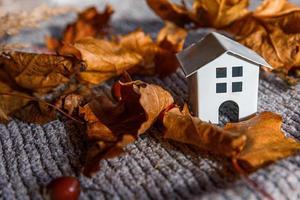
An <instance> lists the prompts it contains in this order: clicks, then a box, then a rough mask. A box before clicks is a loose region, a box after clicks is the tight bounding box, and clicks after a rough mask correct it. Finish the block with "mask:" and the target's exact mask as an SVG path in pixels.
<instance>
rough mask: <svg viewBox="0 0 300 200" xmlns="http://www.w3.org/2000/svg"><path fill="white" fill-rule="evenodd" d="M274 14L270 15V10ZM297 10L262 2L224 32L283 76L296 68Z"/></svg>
mask: <svg viewBox="0 0 300 200" xmlns="http://www.w3.org/2000/svg"><path fill="white" fill-rule="evenodd" d="M273 10H276V11H277V12H276V13H274V14H273V15H272V14H271V11H273ZM299 20H300V8H299V7H297V6H293V5H291V4H288V3H287V2H286V1H284V0H281V1H272V2H271V1H265V2H264V3H263V4H262V6H261V7H259V8H258V10H256V11H254V12H253V13H252V14H251V15H249V16H247V17H245V18H243V19H241V20H238V21H236V22H235V23H234V24H232V26H230V27H229V28H228V29H227V31H229V32H231V33H232V34H233V35H234V36H235V37H236V39H237V40H238V41H239V42H240V43H242V44H244V45H246V46H248V47H250V48H251V49H253V50H255V51H256V52H257V53H259V54H260V55H262V56H263V57H264V58H265V59H266V60H267V61H268V62H269V63H270V64H271V65H272V66H273V68H275V69H276V70H277V69H281V71H282V69H284V71H285V72H286V73H287V72H289V70H291V69H292V68H298V67H299V66H300V52H299V48H300V26H298V25H297V24H298V21H299Z"/></svg>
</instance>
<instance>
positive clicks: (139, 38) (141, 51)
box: [74, 26, 187, 84]
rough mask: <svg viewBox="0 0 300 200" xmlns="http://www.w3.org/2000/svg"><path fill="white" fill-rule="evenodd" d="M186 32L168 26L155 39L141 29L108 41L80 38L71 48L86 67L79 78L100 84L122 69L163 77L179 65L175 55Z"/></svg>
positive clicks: (123, 70) (181, 44)
mask: <svg viewBox="0 0 300 200" xmlns="http://www.w3.org/2000/svg"><path fill="white" fill-rule="evenodd" d="M186 35H187V33H186V31H185V30H184V29H181V28H179V27H175V26H167V27H165V28H163V29H162V31H161V32H160V33H159V35H158V40H157V42H154V41H153V40H152V38H151V37H150V36H149V35H147V34H145V33H144V32H143V31H141V30H136V31H134V32H132V33H129V34H127V35H124V36H120V37H118V38H116V39H112V40H110V41H109V40H106V39H95V38H85V39H82V40H79V41H77V42H76V43H75V44H74V48H75V49H76V50H77V51H79V52H80V57H81V58H82V60H83V61H84V62H85V63H86V65H87V69H86V71H84V72H81V73H80V74H79V75H78V78H79V79H80V80H83V81H85V82H88V83H91V84H99V83H102V82H103V81H105V80H107V79H109V78H112V77H115V76H118V75H120V74H122V73H124V72H125V71H128V72H129V73H131V74H141V75H154V74H156V73H159V74H160V75H161V76H166V75H168V74H170V73H172V72H174V71H175V70H176V69H177V68H178V66H179V64H178V61H177V59H176V58H175V54H176V53H177V52H178V51H180V50H181V49H182V47H183V42H184V39H185V37H186Z"/></svg>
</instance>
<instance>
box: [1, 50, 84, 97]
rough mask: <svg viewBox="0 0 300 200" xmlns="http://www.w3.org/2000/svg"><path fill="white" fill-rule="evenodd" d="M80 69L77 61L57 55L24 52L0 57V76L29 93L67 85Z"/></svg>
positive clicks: (43, 91) (4, 54) (5, 54)
mask: <svg viewBox="0 0 300 200" xmlns="http://www.w3.org/2000/svg"><path fill="white" fill-rule="evenodd" d="M80 68H81V64H80V62H79V61H78V60H76V59H74V58H68V57H63V56H57V55H49V54H35V53H25V52H10V53H3V54H1V55H0V74H2V75H0V76H1V77H2V78H3V79H4V78H5V79H6V80H8V79H10V81H9V82H12V81H13V82H14V84H15V85H17V86H18V87H20V88H23V89H27V90H29V91H31V92H39V93H46V92H49V91H51V90H52V89H54V88H55V87H57V86H58V85H60V84H62V83H67V82H68V81H69V77H70V76H72V75H73V74H75V73H76V72H77V71H79V70H80ZM6 82H7V81H6Z"/></svg>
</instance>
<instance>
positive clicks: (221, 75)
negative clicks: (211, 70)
mask: <svg viewBox="0 0 300 200" xmlns="http://www.w3.org/2000/svg"><path fill="white" fill-rule="evenodd" d="M216 75H217V78H226V77H227V69H226V67H221V68H217V69H216Z"/></svg>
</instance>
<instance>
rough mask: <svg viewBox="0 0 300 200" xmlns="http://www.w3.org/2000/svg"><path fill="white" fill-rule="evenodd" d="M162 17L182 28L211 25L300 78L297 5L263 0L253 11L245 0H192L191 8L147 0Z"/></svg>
mask: <svg viewBox="0 0 300 200" xmlns="http://www.w3.org/2000/svg"><path fill="white" fill-rule="evenodd" d="M147 2H148V4H149V6H150V7H151V8H152V9H153V10H154V12H155V13H156V14H157V15H158V16H160V17H161V18H162V19H163V20H166V21H171V22H173V23H175V24H177V25H178V26H181V27H193V28H199V27H212V28H216V29H219V30H223V31H227V32H228V33H230V34H231V35H232V36H233V37H234V38H235V39H236V40H237V41H239V42H240V43H242V44H244V45H246V46H248V47H249V48H251V49H253V50H254V51H256V52H257V53H259V54H260V55H262V56H263V57H264V58H265V59H266V60H267V61H268V63H269V64H271V65H272V66H273V68H274V71H276V72H281V73H284V74H293V75H295V76H298V77H299V74H300V72H299V68H300V52H299V47H300V26H299V20H300V7H299V6H296V5H293V4H291V3H289V2H288V1H287V0H264V1H263V2H262V3H261V5H260V6H258V7H257V8H256V10H254V11H250V10H249V9H248V6H249V1H248V0H210V1H209V0H195V1H194V3H193V6H192V9H189V8H188V6H185V5H178V4H174V3H172V2H171V1H169V0H147Z"/></svg>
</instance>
